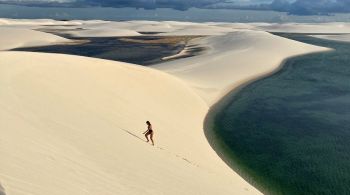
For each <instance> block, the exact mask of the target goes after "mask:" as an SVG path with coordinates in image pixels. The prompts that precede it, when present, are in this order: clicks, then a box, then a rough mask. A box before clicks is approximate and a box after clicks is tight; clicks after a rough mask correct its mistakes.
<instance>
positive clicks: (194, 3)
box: [0, 0, 225, 10]
mask: <svg viewBox="0 0 350 195" xmlns="http://www.w3.org/2000/svg"><path fill="white" fill-rule="evenodd" d="M224 1H225V0H0V3H7V4H16V5H26V6H60V7H61V6H64V7H68V6H72V7H86V6H89V7H91V6H102V7H116V8H119V7H135V8H144V9H156V8H173V9H178V10H186V9H189V8H191V7H196V8H204V7H208V6H210V5H214V4H216V3H220V2H224Z"/></svg>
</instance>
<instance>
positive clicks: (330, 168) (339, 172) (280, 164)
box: [213, 34, 350, 195]
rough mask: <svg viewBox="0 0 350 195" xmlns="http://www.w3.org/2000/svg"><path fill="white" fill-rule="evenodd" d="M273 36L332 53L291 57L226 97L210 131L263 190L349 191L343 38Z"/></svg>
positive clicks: (349, 63) (348, 86)
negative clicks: (332, 49)
mask: <svg viewBox="0 0 350 195" xmlns="http://www.w3.org/2000/svg"><path fill="white" fill-rule="evenodd" d="M279 35H280V36H284V37H287V38H290V39H295V40H298V41H302V42H305V43H310V44H314V45H320V46H324V47H330V48H334V49H335V51H332V52H326V53H317V54H310V55H305V56H301V57H296V58H292V59H290V60H288V61H287V62H286V64H285V66H284V67H283V68H282V69H281V70H280V71H279V72H277V73H275V74H274V75H272V76H270V77H267V78H264V79H262V80H259V81H256V82H254V83H252V84H250V85H248V86H247V87H245V88H243V89H242V90H240V91H239V92H237V93H235V94H234V95H232V97H230V98H229V100H228V101H227V102H226V103H225V106H224V107H223V108H222V109H221V110H220V111H218V113H217V114H216V115H215V116H214V127H213V134H215V136H216V137H217V138H218V139H220V140H221V141H220V142H222V143H221V146H220V147H221V148H222V151H224V153H225V156H226V157H227V158H229V159H230V160H229V161H227V162H229V163H230V165H231V166H232V167H233V168H234V169H235V170H236V171H237V172H238V173H240V174H241V175H242V176H243V177H244V178H246V179H247V180H248V181H250V182H251V183H252V184H253V185H255V186H256V187H257V188H259V189H260V190H261V191H262V192H264V193H266V194H293V195H303V194H308V195H312V194H327V195H328V194H329V195H331V194H350V44H349V43H344V42H336V41H328V40H321V39H317V38H313V37H310V36H307V35H302V34H279ZM219 145H220V144H219Z"/></svg>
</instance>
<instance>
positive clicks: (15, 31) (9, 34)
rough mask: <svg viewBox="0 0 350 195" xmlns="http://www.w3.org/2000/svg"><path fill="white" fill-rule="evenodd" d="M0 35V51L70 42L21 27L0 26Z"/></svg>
mask: <svg viewBox="0 0 350 195" xmlns="http://www.w3.org/2000/svg"><path fill="white" fill-rule="evenodd" d="M0 35H1V36H0V51H1V50H9V49H13V48H17V47H31V46H42V45H50V44H57V43H67V42H70V40H68V39H65V38H63V37H59V36H56V35H53V34H49V33H44V32H39V31H35V30H31V29H22V28H11V27H1V26H0Z"/></svg>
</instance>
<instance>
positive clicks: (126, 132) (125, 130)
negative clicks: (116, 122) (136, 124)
mask: <svg viewBox="0 0 350 195" xmlns="http://www.w3.org/2000/svg"><path fill="white" fill-rule="evenodd" d="M121 130H123V131H125V132H126V133H128V134H130V135H132V136H133V137H135V138H137V139H139V140H141V141H144V142H147V141H146V140H144V139H142V138H141V137H139V136H137V135H135V134H133V133H131V132H130V131H128V130H125V129H121Z"/></svg>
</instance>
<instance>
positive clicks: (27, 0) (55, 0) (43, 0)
mask: <svg viewBox="0 0 350 195" xmlns="http://www.w3.org/2000/svg"><path fill="white" fill-rule="evenodd" d="M0 3H8V4H17V5H27V6H60V7H92V6H101V7H117V8H121V7H135V8H144V9H156V8H173V9H177V10H187V9H189V8H209V9H222V8H225V9H251V10H274V11H281V12H288V13H290V14H294V15H327V14H331V13H350V0H270V1H269V0H0Z"/></svg>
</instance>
